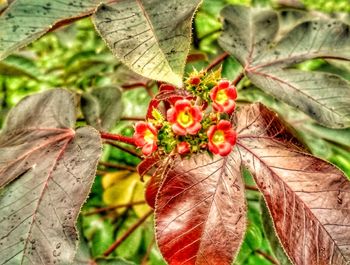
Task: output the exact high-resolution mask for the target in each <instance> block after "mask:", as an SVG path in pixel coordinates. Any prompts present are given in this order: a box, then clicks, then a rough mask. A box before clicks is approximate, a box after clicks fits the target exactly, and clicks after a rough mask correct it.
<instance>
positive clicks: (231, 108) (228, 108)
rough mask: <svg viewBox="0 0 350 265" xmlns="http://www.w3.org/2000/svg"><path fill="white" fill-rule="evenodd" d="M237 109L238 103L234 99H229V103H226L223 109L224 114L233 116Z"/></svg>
mask: <svg viewBox="0 0 350 265" xmlns="http://www.w3.org/2000/svg"><path fill="white" fill-rule="evenodd" d="M235 108H236V102H235V101H234V100H232V99H229V100H228V101H226V103H225V105H224V107H223V109H224V112H226V113H227V114H232V112H233V111H234V110H235Z"/></svg>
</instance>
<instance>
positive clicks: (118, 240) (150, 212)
mask: <svg viewBox="0 0 350 265" xmlns="http://www.w3.org/2000/svg"><path fill="white" fill-rule="evenodd" d="M152 213H153V210H151V211H149V212H148V213H146V214H145V215H144V216H143V217H142V218H141V219H140V220H138V221H137V222H136V223H135V224H133V225H132V226H131V227H130V228H129V229H128V230H127V231H126V232H125V233H124V234H123V235H122V236H121V237H120V238H119V239H117V240H116V241H114V243H113V244H112V245H111V246H110V247H109V248H108V249H107V250H106V251H105V252H104V253H103V256H105V257H107V256H109V255H110V254H111V253H112V252H113V251H114V250H115V249H116V248H117V247H118V246H119V245H120V244H121V243H123V242H124V240H125V239H127V238H128V236H130V235H131V234H132V232H134V231H135V230H136V229H137V228H138V227H139V226H140V225H142V224H143V223H144V222H145V221H146V220H147V218H148V217H149V216H151V214H152Z"/></svg>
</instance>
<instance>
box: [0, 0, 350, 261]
mask: <svg viewBox="0 0 350 265" xmlns="http://www.w3.org/2000/svg"><path fill="white" fill-rule="evenodd" d="M230 3H231V4H244V5H251V6H261V7H272V8H274V9H276V10H278V11H279V12H280V14H281V22H282V26H283V27H282V29H286V30H287V29H288V28H290V27H291V26H293V25H294V24H296V23H298V22H300V21H301V20H302V19H303V18H306V17H308V16H310V14H311V15H312V16H313V17H315V16H320V17H322V16H327V17H336V18H339V19H342V20H343V21H344V22H346V23H350V19H349V12H350V3H349V1H348V0H333V1H327V0H304V1H293V0H290V1H287V0H285V1H269V0H242V1H238V0H204V1H203V4H202V6H201V8H200V9H199V11H198V12H197V13H196V17H195V21H194V25H193V28H194V32H193V36H194V40H193V46H192V50H191V52H190V53H191V54H196V55H198V54H200V55H201V56H199V57H198V58H199V60H195V61H191V62H189V63H188V65H187V67H186V74H188V73H189V72H190V71H192V69H193V67H195V68H196V69H198V70H200V69H201V68H203V67H205V66H206V65H208V62H210V60H211V59H213V58H215V57H216V56H217V55H218V54H220V53H222V50H221V49H220V47H219V46H218V44H217V38H218V36H219V35H220V29H221V21H220V18H219V13H220V10H221V9H222V8H223V7H224V6H225V5H227V4H230ZM295 67H297V68H300V69H302V70H306V71H307V70H318V71H326V72H332V73H337V74H339V75H341V76H342V77H343V78H345V79H347V80H349V81H350V65H349V63H341V64H340V63H337V62H334V61H329V60H328V61H326V60H311V61H307V62H304V63H302V64H300V65H296V66H295ZM240 70H241V67H240V66H239V64H238V63H237V62H236V61H235V60H234V59H232V58H230V59H226V60H225V62H224V64H223V76H224V77H226V78H230V79H233V78H235V76H236V75H237V74H238V73H239V71H240ZM135 80H136V81H139V77H138V76H137V75H135V74H133V73H132V72H130V71H129V70H128V69H126V68H125V67H124V66H122V65H121V64H120V63H119V62H118V61H117V60H116V59H115V58H114V57H113V56H112V54H111V52H110V51H109V50H108V49H107V47H106V45H105V44H104V42H103V41H102V39H101V38H100V37H99V36H98V35H97V34H96V32H95V30H94V28H93V25H92V23H91V21H90V20H89V19H82V20H80V21H77V22H75V23H74V24H72V25H69V26H66V27H64V28H60V29H58V30H56V31H54V32H51V33H49V34H47V35H45V36H44V37H42V38H41V39H40V40H38V41H35V42H34V43H32V44H31V45H29V46H28V47H27V48H25V49H23V50H21V51H19V52H17V53H16V54H13V55H11V56H9V57H8V58H7V59H5V60H4V61H1V62H0V125H1V124H2V123H3V121H4V118H5V116H6V113H7V112H8V110H9V109H10V108H11V107H12V106H14V105H15V104H16V103H17V102H18V101H19V100H20V99H22V98H23V97H24V96H26V95H29V94H32V93H37V92H40V91H44V90H47V89H51V88H57V87H64V88H66V89H68V90H70V91H73V92H75V93H77V95H78V97H77V105H79V95H83V94H85V93H89V92H91V90H93V89H95V88H98V87H105V86H120V87H122V86H123V85H124V86H125V85H127V84H131V83H133V82H134V81H135ZM142 82H145V83H148V84H149V87H150V89H148V90H146V89H145V88H144V87H139V88H136V89H132V90H130V89H123V93H122V96H121V102H122V105H123V109H124V112H123V113H122V115H121V116H120V115H119V116H120V117H119V118H120V119H121V120H120V121H119V122H118V123H116V124H115V125H114V126H113V128H112V130H111V131H112V132H116V133H121V134H124V135H128V136H131V135H132V133H133V127H132V125H133V121H130V120H128V118H130V117H131V118H136V119H138V118H143V117H144V116H145V112H146V109H147V104H148V102H149V100H150V98H151V97H150V95H152V93H154V92H155V89H156V84H155V83H154V82H153V81H151V80H144V79H142ZM238 89H239V98H238V103H239V104H247V103H249V102H256V101H259V102H262V103H264V104H265V105H267V106H268V107H270V108H272V109H274V110H275V111H276V112H278V113H279V114H281V116H282V117H283V118H284V119H285V120H286V121H287V122H288V123H289V124H290V126H291V127H292V128H293V129H294V130H295V131H296V132H297V134H298V136H299V137H300V140H301V141H303V142H304V143H305V145H306V146H307V147H308V148H309V149H310V151H311V152H312V153H313V154H314V155H316V156H318V157H321V158H323V159H326V160H328V161H330V162H332V163H334V164H335V165H337V166H338V167H339V168H341V169H342V170H343V171H344V172H345V173H346V174H347V175H348V176H350V152H349V151H350V129H342V130H333V129H329V128H325V127H322V126H320V125H317V124H315V123H314V122H313V121H312V120H310V119H309V118H308V117H306V116H305V115H303V114H302V113H300V112H298V111H297V110H295V109H293V108H291V107H289V106H286V105H285V104H283V103H281V102H279V101H277V100H276V99H274V98H272V97H270V96H269V95H267V94H265V93H264V92H262V91H261V90H260V89H259V88H256V87H254V86H253V85H252V84H251V83H250V82H249V81H248V80H245V79H244V80H243V82H241V83H240V86H239V88H238ZM82 124H85V118H84V116H83V113H82V111H81V110H80V109H79V108H78V126H79V125H82ZM123 146H124V147H125V145H123ZM102 161H103V162H104V163H102V164H101V165H100V166H99V169H98V175H97V177H96V181H95V183H94V185H93V188H92V192H91V195H90V197H89V199H88V201H87V202H86V204H85V206H84V207H83V209H82V214H81V217H80V219H79V227H80V230H81V241H82V244H81V246H80V253H79V256H78V258H77V261H76V264H79V257H80V255H82V257H83V256H84V255H85V257H86V255H87V256H91V257H93V258H96V257H99V256H101V254H102V253H103V252H104V251H105V250H106V249H107V248H108V247H109V246H110V245H111V244H112V243H113V242H114V241H115V240H116V238H118V237H120V236H121V235H123V233H124V232H125V231H127V229H128V228H130V227H131V226H132V225H133V224H134V223H135V222H137V220H138V219H139V218H141V217H142V216H144V215H145V214H146V213H147V212H148V211H149V208H148V206H146V205H145V204H142V203H139V202H142V201H143V200H144V195H143V192H144V183H143V182H141V181H140V180H139V176H138V175H137V173H135V166H136V165H137V164H138V163H139V162H140V159H139V158H138V157H136V156H134V155H132V154H129V153H127V152H125V151H123V150H121V149H120V148H116V147H113V146H111V145H105V147H104V154H103V157H102ZM111 164H112V165H111ZM245 179H246V182H247V185H248V186H254V181H253V180H252V178H251V176H249V174H248V173H246V174H245ZM260 199H261V198H260V195H259V193H258V192H257V191H254V190H253V189H252V190H248V191H247V201H248V206H249V213H248V215H249V223H248V230H247V233H246V235H245V240H244V242H243V244H242V247H241V251H240V253H239V255H238V257H237V259H236V261H235V264H259V265H264V264H266V265H267V264H274V259H276V256H277V257H278V259H279V260H280V262H281V264H287V263H288V262H287V260H284V259H285V258H284V257H283V251H281V249H279V248H278V247H277V245H275V244H272V245H273V247H271V246H270V244H269V243H268V241H267V238H266V236H265V234H264V230H263V220H262V218H261V211H262V210H264V209H262V208H261V203H260ZM135 202H136V203H137V204H135V205H133V206H130V207H123V208H118V209H113V210H108V209H107V210H105V211H102V212H101V213H95V214H93V213H91V211H94V210H96V209H100V208H103V207H107V206H111V205H120V204H128V203H131V204H132V203H135ZM263 216H265V217H266V212H265V215H263ZM151 219H152V218H149V219H148V220H147V221H146V222H145V223H143V225H141V226H140V227H139V228H137V229H136V230H135V231H134V232H133V233H132V234H131V235H130V236H129V237H128V238H127V239H126V240H125V241H124V242H123V243H122V244H121V245H120V246H119V247H118V248H117V249H116V250H115V251H114V252H113V253H112V255H111V256H117V257H121V258H122V259H123V260H128V261H130V262H131V263H130V264H133V263H134V264H143V265H145V264H151V265H161V264H165V262H164V261H163V259H162V256H161V254H160V253H159V251H158V249H157V247H156V244H155V241H154V231H153V221H152V220H151ZM265 223H266V222H265ZM267 229H269V227H267ZM270 229H271V227H270ZM269 231H272V230H269ZM275 243H276V242H275ZM120 262H124V261H122V260H121V261H120ZM110 264H119V263H110ZM121 264H122V263H121ZM123 264H125V262H124V263H123ZM126 264H129V263H126Z"/></svg>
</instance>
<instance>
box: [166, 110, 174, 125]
mask: <svg viewBox="0 0 350 265" xmlns="http://www.w3.org/2000/svg"><path fill="white" fill-rule="evenodd" d="M166 119H167V120H168V121H169V122H175V121H176V110H175V108H171V109H168V111H167V113H166Z"/></svg>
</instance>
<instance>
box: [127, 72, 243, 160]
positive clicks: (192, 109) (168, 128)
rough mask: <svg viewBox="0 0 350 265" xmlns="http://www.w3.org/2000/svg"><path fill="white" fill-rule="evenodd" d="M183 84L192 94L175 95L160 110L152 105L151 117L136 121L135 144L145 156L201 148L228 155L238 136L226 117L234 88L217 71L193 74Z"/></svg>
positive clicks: (230, 110) (187, 152) (231, 111)
mask: <svg viewBox="0 0 350 265" xmlns="http://www.w3.org/2000/svg"><path fill="white" fill-rule="evenodd" d="M185 84H186V90H187V91H189V92H190V93H191V95H194V96H193V97H190V98H189V97H181V96H180V97H179V96H177V97H176V100H171V101H170V102H171V103H170V104H169V102H168V108H167V109H166V110H165V111H163V113H162V112H161V111H160V110H159V109H158V108H154V107H153V110H152V115H151V116H152V117H149V118H148V119H147V121H144V122H143V121H142V122H137V123H136V125H135V133H134V141H135V144H136V145H137V146H138V147H139V148H142V153H143V154H144V155H145V156H149V155H151V154H153V153H154V152H158V153H159V154H160V155H162V154H170V153H174V152H176V153H178V154H180V155H189V154H192V153H197V152H200V151H209V152H210V153H212V154H219V155H221V156H227V155H228V154H229V153H230V152H231V151H232V148H233V146H234V145H235V143H236V138H237V134H236V132H235V131H234V129H233V127H232V124H231V122H230V121H229V120H230V115H231V114H232V113H233V112H234V110H235V107H236V103H235V100H236V98H237V91H236V88H235V87H234V86H233V85H231V84H230V82H229V81H227V80H221V79H220V78H218V73H217V72H214V73H211V74H208V75H207V74H205V73H203V72H200V73H195V74H192V75H190V77H189V78H188V79H187V80H186V82H185ZM210 105H211V107H212V110H210V109H208V108H207V107H208V106H210Z"/></svg>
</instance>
